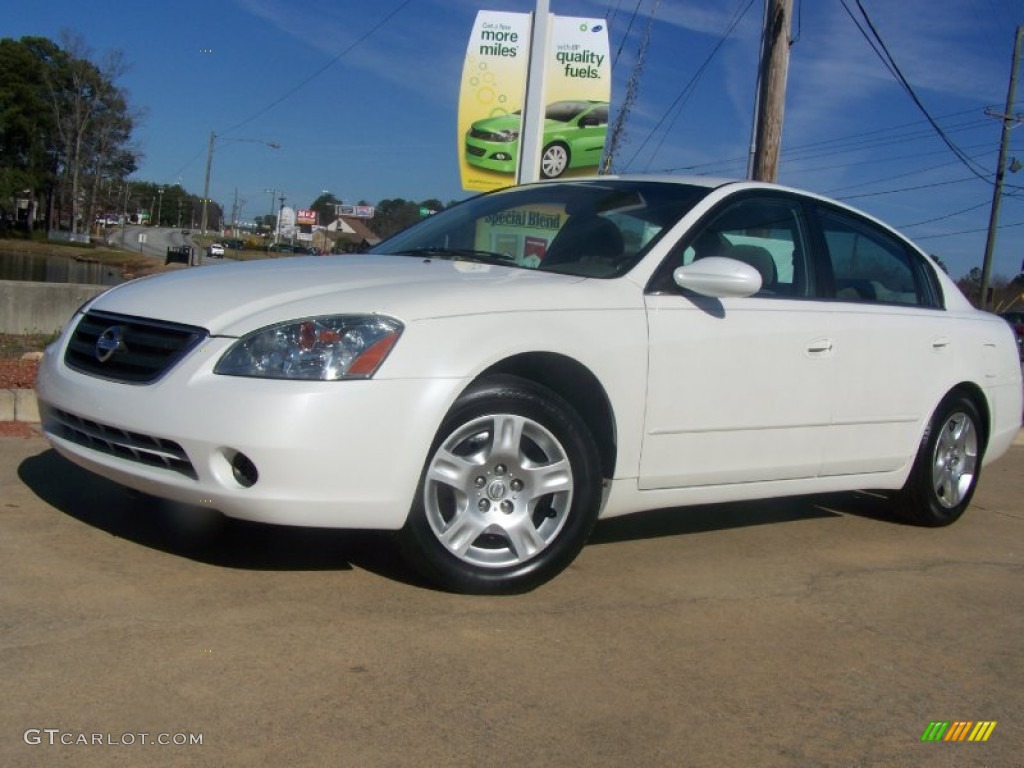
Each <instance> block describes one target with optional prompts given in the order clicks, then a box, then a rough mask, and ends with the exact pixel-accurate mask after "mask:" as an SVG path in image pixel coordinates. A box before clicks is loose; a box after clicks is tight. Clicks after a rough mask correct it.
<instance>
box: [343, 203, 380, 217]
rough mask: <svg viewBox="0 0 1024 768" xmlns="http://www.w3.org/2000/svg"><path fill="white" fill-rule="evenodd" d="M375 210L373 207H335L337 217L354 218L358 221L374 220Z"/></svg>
mask: <svg viewBox="0 0 1024 768" xmlns="http://www.w3.org/2000/svg"><path fill="white" fill-rule="evenodd" d="M373 212H374V208H373V206H372V205H336V206H334V215H335V216H352V217H353V218H356V219H372V218H373Z"/></svg>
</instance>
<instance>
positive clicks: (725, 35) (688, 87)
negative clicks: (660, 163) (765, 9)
mask: <svg viewBox="0 0 1024 768" xmlns="http://www.w3.org/2000/svg"><path fill="white" fill-rule="evenodd" d="M753 4H754V0H748V2H747V5H746V6H745V7H744V8H743V10H742V11H738V12H737V13H734V14H733V18H732V20H731V21H730V23H729V25H728V27H727V28H726V30H725V32H724V33H723V34H722V36H721V37H720V38H719V39H718V42H717V43H715V45H714V47H712V49H711V52H710V53H709V54H708V55H707V57H706V58H705V59H704V62H703V63H702V64H701V65H700V67H698V68H697V71H696V72H695V73H694V74H693V76H692V77H691V78H690V80H689V81H688V82H687V83H686V85H684V86H683V88H682V90H681V91H680V92H679V95H678V96H676V98H675V100H674V101H673V102H672V103H671V104H670V105H669V107H668V109H666V110H665V112H664V113H662V115H661V117H660V118H659V119H658V122H657V123H656V124H655V126H654V127H653V128H652V129H651V130H650V131H648V133H647V137H646V138H645V139H644V140H643V141H642V142H641V143H640V146H639V147H637V149H636V151H635V152H633V155H632V157H630V158H629V161H628V162H627V163H626V164H625V167H626V168H629V167H630V166H631V165H632V164H633V161H634V160H636V157H637V155H639V154H640V152H642V151H643V149H644V147H646V146H647V143H648V142H649V141H650V140H651V138H652V137H653V136H654V134H655V133H657V131H658V129H659V128H660V127H661V124H662V123H664V122H665V119H666V118H667V117H668V116H669V115H670V114H671V113H672V111H673V110H674V109H675V108H676V105H678V104H679V103H680V101H682V100H683V97H684V96H687V93H688V92H691V91H692V89H693V88H694V87H695V86H696V84H697V83H698V82H699V81H700V78H701V77H702V76H703V75H704V71H705V70H706V69H707V67H708V65H709V64H710V63H711V60H712V59H714V57H715V55H716V54H717V53H718V50H719V49H720V48H721V47H722V45H723V44H724V43H725V41H726V40H727V39H728V38H729V35H731V34H732V31H733V29H735V28H736V25H737V24H739V23H740V21H741V20H742V19H743V16H744V15H746V12H747V11H748V10H749V9H750V6H751V5H753ZM737 10H738V9H737ZM687 98H689V97H688V96H687ZM684 103H685V102H684ZM648 165H649V163H648Z"/></svg>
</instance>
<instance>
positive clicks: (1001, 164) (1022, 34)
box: [978, 27, 1024, 309]
mask: <svg viewBox="0 0 1024 768" xmlns="http://www.w3.org/2000/svg"><path fill="white" fill-rule="evenodd" d="M1021 38H1024V27H1017V37H1016V40H1015V41H1014V44H1013V64H1012V65H1011V67H1010V87H1009V89H1008V90H1007V92H1006V110H1005V111H1004V112H1003V114H1001V115H999V114H995V113H992V112H990V111H988V110H985V113H986V114H988V115H990V116H992V117H998V118H999V119H1000V120H1001V121H1002V123H1003V131H1002V136H1001V138H1000V140H999V161H998V162H997V164H996V183H995V186H994V187H993V189H992V210H991V212H990V213H989V216H988V237H987V238H985V258H984V259H983V260H982V263H981V296H979V297H978V307H979V308H980V309H988V305H989V301H988V283H989V279H990V278H991V276H992V253H993V251H995V247H996V229H997V228H998V226H999V204H1000V203H1001V202H1002V199H1003V176H1005V175H1006V147H1007V145H1008V144H1009V143H1010V129H1011V128H1012V127H1013V126H1014V124H1016V123H1019V122H1020V120H1019V119H1018V118H1017V117H1015V116H1014V114H1013V99H1014V95H1015V93H1016V92H1017V65H1018V64H1019V62H1020V45H1021Z"/></svg>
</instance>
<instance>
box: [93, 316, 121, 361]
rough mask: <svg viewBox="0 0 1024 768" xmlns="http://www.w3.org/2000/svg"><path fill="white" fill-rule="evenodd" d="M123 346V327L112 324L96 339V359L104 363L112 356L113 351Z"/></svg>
mask: <svg viewBox="0 0 1024 768" xmlns="http://www.w3.org/2000/svg"><path fill="white" fill-rule="evenodd" d="M124 348H125V346H124V328H122V327H121V326H120V325H112V326H110V327H109V328H107V330H105V331H104V332H103V333H101V334H100V337H99V338H98V339H96V350H95V354H96V359H97V360H99V361H100V362H101V363H105V362H107V360H109V359H110V358H111V357H113V356H114V353H115V352H117V351H118V350H119V349H124Z"/></svg>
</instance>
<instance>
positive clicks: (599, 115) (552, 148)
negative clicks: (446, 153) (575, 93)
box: [466, 101, 608, 179]
mask: <svg viewBox="0 0 1024 768" xmlns="http://www.w3.org/2000/svg"><path fill="white" fill-rule="evenodd" d="M521 118H522V111H521V110H516V111H515V112H513V113H512V114H510V115H501V116H500V117H488V118H485V119H483V120H477V121H476V122H475V123H473V125H472V126H470V129H469V131H468V132H467V133H466V162H467V163H469V164H470V165H475V166H477V167H478V168H486V169H487V170H489V171H498V172H499V173H515V172H516V165H517V163H518V157H519V131H520V123H521ZM607 131H608V102H606V101H556V102H554V103H552V104H549V105H548V107H547V110H546V111H545V114H544V149H543V150H542V151H541V161H540V173H541V176H543V177H544V178H545V179H554V178H557V177H559V176H561V175H562V174H563V173H565V171H566V170H568V169H569V168H592V167H596V166H597V165H598V164H599V163H600V162H601V153H602V152H603V151H604V138H605V133H607Z"/></svg>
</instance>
